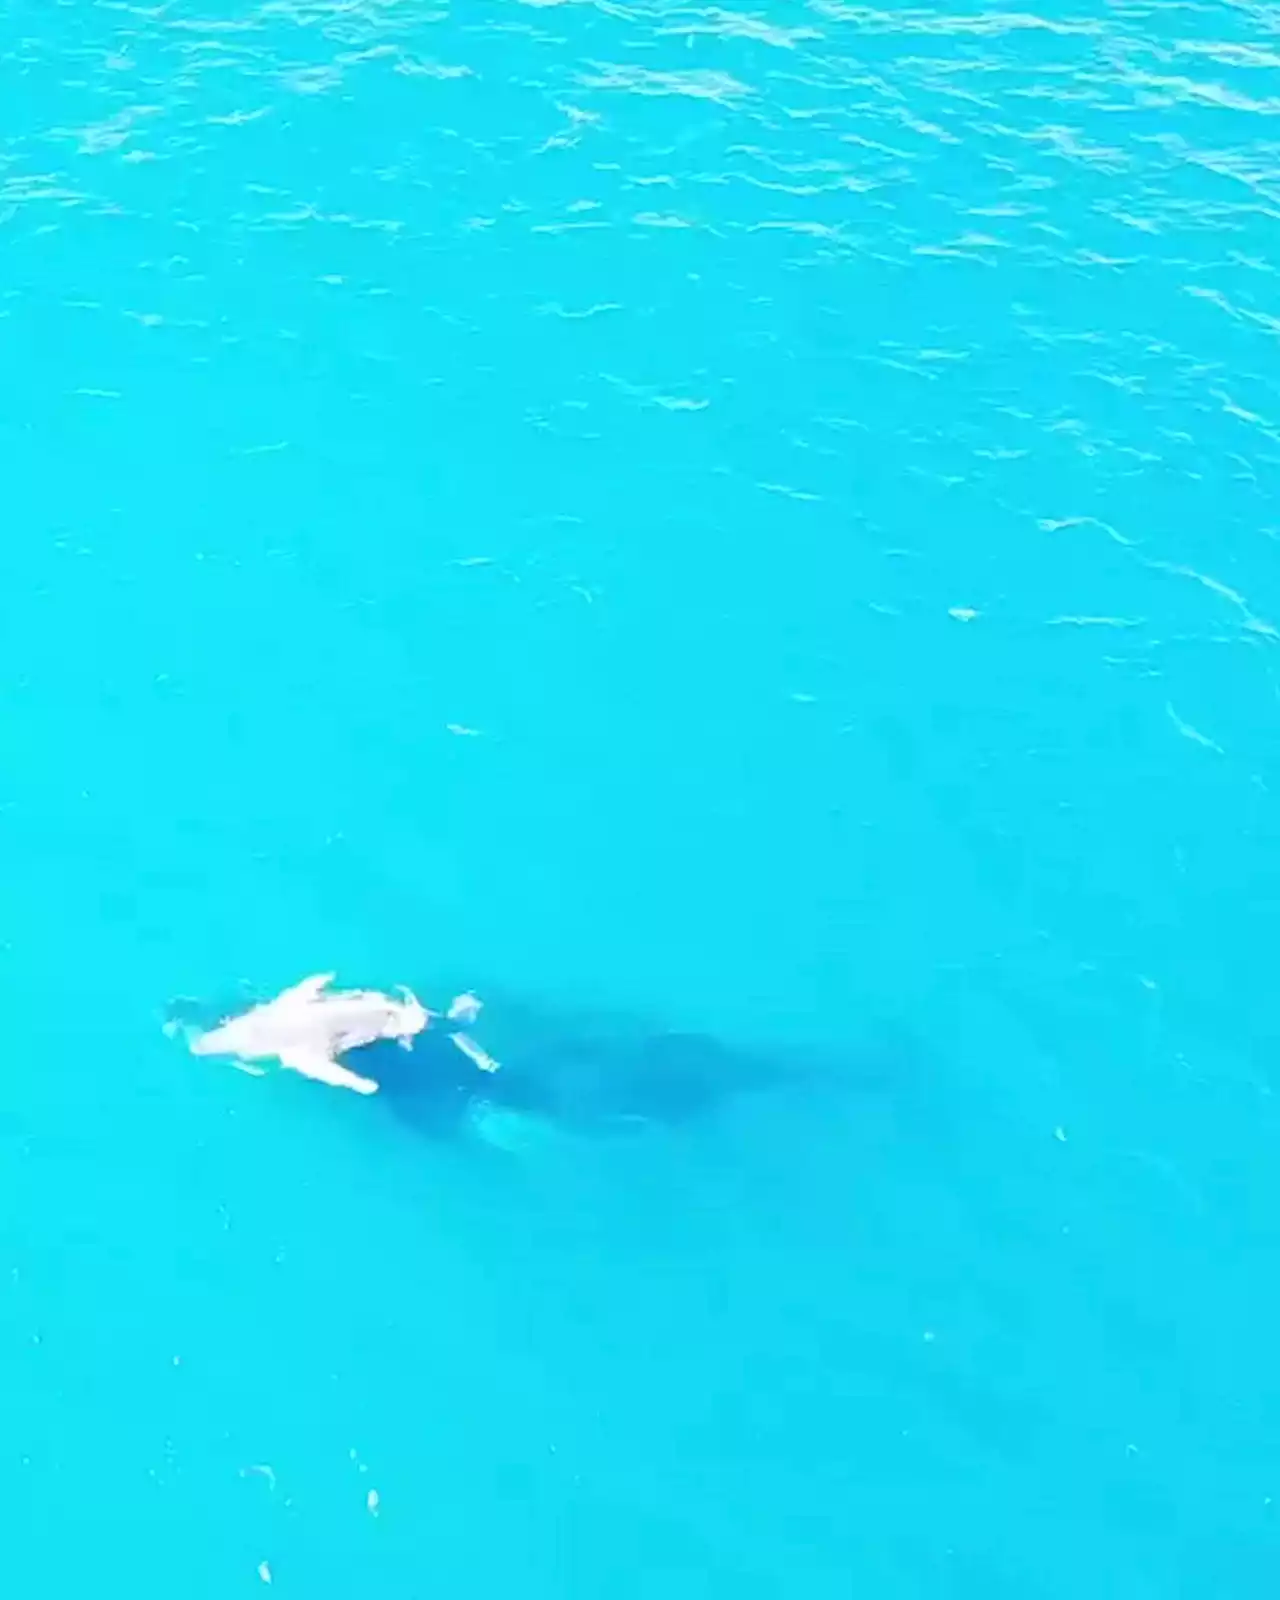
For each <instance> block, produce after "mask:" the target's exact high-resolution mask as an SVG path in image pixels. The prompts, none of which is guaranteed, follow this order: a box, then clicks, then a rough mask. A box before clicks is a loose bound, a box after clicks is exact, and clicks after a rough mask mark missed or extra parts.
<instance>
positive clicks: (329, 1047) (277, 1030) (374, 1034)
mask: <svg viewBox="0 0 1280 1600" xmlns="http://www.w3.org/2000/svg"><path fill="white" fill-rule="evenodd" d="M333 979H334V974H333V973H332V972H321V973H316V974H315V975H314V976H313V977H310V978H304V979H303V980H302V982H301V983H297V984H294V985H293V987H292V988H289V989H285V990H284V991H283V992H282V993H281V994H278V995H277V996H276V997H275V999H274V1000H265V1001H263V1002H262V1003H261V1004H260V1005H256V1006H253V1007H251V1008H250V1009H249V1010H248V1011H245V1012H243V1013H241V1015H239V1016H236V1017H230V1018H228V1019H227V1020H226V1021H224V1022H222V1023H221V1024H220V1025H219V1026H218V1027H216V1028H211V1029H210V1030H209V1031H208V1032H207V1033H197V1034H196V1035H195V1036H194V1037H193V1038H192V1039H191V1041H190V1043H191V1050H192V1053H193V1054H195V1055H198V1056H233V1057H235V1059H236V1060H237V1062H240V1063H247V1062H254V1061H273V1060H274V1061H278V1062H279V1063H280V1065H281V1066H282V1067H287V1068H289V1069H290V1071H292V1072H300V1073H301V1074H302V1075H303V1077H304V1078H314V1079H315V1080H316V1081H317V1082H318V1083H328V1084H331V1085H332V1086H333V1087H334V1088H337V1089H353V1090H354V1091H355V1092H356V1093H357V1094H375V1093H376V1092H377V1089H378V1083H377V1081H376V1079H373V1078H366V1077H362V1076H361V1075H360V1073H358V1072H352V1071H351V1069H350V1068H349V1067H345V1066H343V1064H342V1062H341V1061H340V1060H339V1059H338V1058H339V1056H341V1055H342V1053H343V1052H344V1051H347V1050H356V1049H358V1048H359V1047H360V1046H361V1045H366V1044H373V1043H374V1042H375V1041H376V1040H378V1039H394V1040H396V1042H397V1043H399V1044H400V1045H402V1046H403V1047H404V1048H405V1049H406V1050H407V1049H409V1048H410V1041H411V1040H412V1038H413V1037H414V1035H415V1034H418V1033H421V1032H422V1030H423V1029H424V1028H426V1027H427V1026H428V1025H429V1024H430V1020H431V1017H432V1015H433V1013H431V1012H429V1011H428V1010H427V1008H426V1007H425V1006H424V1005H423V1004H422V1003H421V1002H420V1001H419V1000H418V999H417V997H416V996H415V995H413V994H412V993H411V992H410V991H409V990H408V989H402V990H401V994H402V996H403V998H402V999H396V998H394V997H393V996H392V995H388V994H382V993H381V992H380V991H379V990H377V989H330V987H329V985H330V984H331V983H332V982H333ZM479 1011H480V1002H479V1001H478V1000H477V999H476V998H475V996H474V995H470V994H464V995H459V996H458V997H457V999H456V1000H454V1002H453V1004H452V1005H451V1006H450V1007H449V1009H448V1011H447V1012H446V1013H445V1017H446V1019H447V1020H448V1021H450V1022H452V1023H454V1024H457V1025H460V1026H465V1025H466V1024H468V1023H470V1022H473V1021H474V1020H475V1018H476V1016H477V1015H478V1014H479ZM450 1038H451V1039H452V1040H453V1042H454V1044H456V1045H457V1047H458V1048H459V1049H460V1050H461V1051H462V1053H463V1054H464V1055H466V1056H467V1057H468V1058H469V1059H470V1060H471V1061H473V1062H474V1063H475V1064H476V1066H477V1067H480V1068H481V1069H482V1070H483V1071H486V1072H492V1071H494V1070H495V1069H496V1067H497V1065H498V1064H497V1062H496V1061H494V1060H493V1058H492V1057H491V1056H488V1055H486V1054H485V1052H484V1051H483V1050H482V1049H481V1048H480V1046H479V1045H478V1044H476V1043H475V1041H474V1040H473V1039H471V1038H470V1037H469V1036H468V1035H466V1034H464V1033H460V1032H451V1033H450ZM250 1070H252V1069H250Z"/></svg>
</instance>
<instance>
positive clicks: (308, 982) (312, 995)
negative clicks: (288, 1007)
mask: <svg viewBox="0 0 1280 1600" xmlns="http://www.w3.org/2000/svg"><path fill="white" fill-rule="evenodd" d="M335 977H337V973H335V972H317V973H315V974H313V976H311V977H310V978H304V979H303V980H302V982H301V983H295V984H294V985H293V986H292V988H289V989H282V990H281V991H280V993H279V994H278V995H277V996H276V1004H277V1005H278V1004H279V1003H280V1001H281V1000H318V999H319V998H320V995H321V993H322V991H323V990H325V989H327V988H328V987H329V985H330V984H331V983H332V982H333V980H334V978H335Z"/></svg>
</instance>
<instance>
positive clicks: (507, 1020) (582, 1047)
mask: <svg viewBox="0 0 1280 1600" xmlns="http://www.w3.org/2000/svg"><path fill="white" fill-rule="evenodd" d="M449 1032H450V1030H449V1028H448V1027H447V1025H446V1026H443V1027H442V1026H438V1025H436V1024H434V1023H433V1025H432V1026H431V1027H430V1028H428V1029H427V1030H425V1031H424V1032H422V1033H420V1034H418V1035H416V1036H415V1037H414V1038H413V1039H412V1040H410V1041H409V1043H408V1047H407V1048H405V1047H403V1046H400V1045H397V1044H395V1043H392V1042H391V1041H387V1040H379V1041H378V1042H376V1043H374V1044H370V1045H366V1046H363V1047H361V1048H360V1049H358V1050H355V1051H353V1052H351V1055H350V1060H351V1063H352V1065H353V1067H355V1068H357V1070H359V1071H361V1072H366V1073H368V1074H369V1076H371V1077H373V1078H376V1079H377V1080H378V1083H379V1086H380V1087H379V1093H378V1095H377V1096H376V1097H375V1100H374V1102H373V1104H375V1105H376V1104H377V1103H378V1102H380V1103H381V1104H382V1106H383V1107H385V1108H386V1110H387V1111H388V1112H389V1113H390V1114H391V1115H393V1116H394V1117H395V1119H396V1120H397V1121H399V1122H401V1123H403V1124H405V1125H406V1126H408V1127H410V1128H412V1129H414V1130H416V1131H417V1132H419V1133H421V1134H423V1135H425V1136H427V1137H429V1138H433V1139H449V1140H452V1139H466V1138H469V1137H475V1136H476V1135H477V1134H478V1135H479V1136H480V1137H481V1138H483V1139H484V1140H486V1142H490V1143H495V1144H506V1143H508V1142H510V1143H512V1144H519V1143H523V1142H524V1136H525V1135H526V1134H527V1133H529V1132H531V1131H532V1130H534V1129H537V1128H539V1127H540V1128H542V1129H544V1130H547V1131H552V1132H562V1133H568V1134H573V1135H578V1136H586V1137H591V1138H604V1137H618V1136H622V1135H626V1134H636V1133H641V1132H643V1131H644V1130H645V1129H677V1128H682V1127H687V1126H690V1125H693V1124H698V1123H704V1122H707V1121H710V1120H712V1119H714V1118H715V1117H716V1116H717V1115H719V1114H722V1113H724V1112H726V1111H727V1110H728V1109H729V1108H730V1107H731V1106H732V1105H733V1104H734V1103H736V1102H739V1101H742V1100H744V1099H747V1098H749V1097H760V1096H765V1095H770V1094H777V1093H788V1092H791V1093H794V1092H804V1091H806V1090H812V1089H815V1088H821V1089H822V1090H823V1091H824V1092H832V1091H834V1090H835V1089H837V1088H838V1087H840V1086H843V1087H845V1088H859V1089H863V1090H865V1089H868V1088H871V1087H874V1086H875V1085H876V1084H877V1083H881V1082H883V1081H884V1078H885V1075H886V1074H887V1073H890V1074H891V1073H892V1071H893V1067H894V1064H893V1063H892V1062H888V1061H886V1060H884V1059H881V1052H879V1051H873V1052H871V1053H869V1054H863V1055H861V1056H860V1058H859V1059H857V1060H851V1059H841V1058H834V1059H833V1058H831V1057H828V1056H825V1055H821V1054H818V1053H815V1052H812V1051H805V1052H803V1053H801V1052H799V1051H794V1052H793V1051H788V1050H783V1049H781V1048H778V1047H773V1048H770V1047H762V1048H759V1049H755V1048H750V1047H739V1046H736V1045H729V1044H726V1043H724V1042H723V1041H721V1040H719V1039H717V1038H715V1037H713V1036H712V1035H710V1034H707V1033H702V1032H697V1031H687V1030H679V1029H667V1028H663V1027H660V1026H655V1025H653V1024H652V1023H649V1022H646V1021H644V1020H641V1019H636V1018H633V1017H622V1016H616V1015H610V1014H605V1013H596V1014H584V1013H569V1012H563V1011H559V1010H556V1009H554V1008H552V1007H546V1006H540V1005H535V1004H531V1003H529V1002H527V1001H523V1000H516V999H514V998H511V997H509V996H497V997H493V996H489V997H487V998H486V1001H485V1007H484V1012H483V1015H482V1017H481V1019H480V1021H479V1022H478V1023H477V1026H476V1032H477V1034H478V1035H479V1036H480V1037H481V1039H482V1040H483V1043H484V1047H485V1049H486V1050H488V1051H490V1052H491V1053H492V1055H493V1056H494V1057H496V1059H497V1060H498V1062H500V1064H501V1065H500V1067H499V1069H498V1071H496V1072H479V1071H477V1069H476V1067H475V1065H474V1064H473V1063H472V1062H471V1061H470V1060H468V1058H467V1057H466V1056H465V1055H464V1054H463V1053H462V1052H461V1051H460V1050H458V1049H457V1048H455V1046H454V1044H453V1042H452V1041H451V1039H450V1037H449Z"/></svg>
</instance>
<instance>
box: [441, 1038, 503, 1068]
mask: <svg viewBox="0 0 1280 1600" xmlns="http://www.w3.org/2000/svg"><path fill="white" fill-rule="evenodd" d="M449 1037H450V1039H452V1040H453V1042H454V1044H456V1045H457V1047H458V1049H459V1050H461V1051H462V1053H463V1055H464V1056H466V1057H467V1058H468V1059H469V1060H470V1061H473V1062H474V1063H475V1064H476V1066H477V1067H479V1068H480V1070H481V1072H496V1071H497V1070H498V1063H497V1062H496V1061H495V1060H494V1059H493V1057H492V1056H491V1055H490V1054H489V1052H488V1051H487V1050H482V1049H481V1048H480V1046H479V1045H478V1044H477V1043H476V1042H475V1040H474V1039H473V1038H471V1036H470V1035H469V1034H466V1033H451V1034H450V1035H449Z"/></svg>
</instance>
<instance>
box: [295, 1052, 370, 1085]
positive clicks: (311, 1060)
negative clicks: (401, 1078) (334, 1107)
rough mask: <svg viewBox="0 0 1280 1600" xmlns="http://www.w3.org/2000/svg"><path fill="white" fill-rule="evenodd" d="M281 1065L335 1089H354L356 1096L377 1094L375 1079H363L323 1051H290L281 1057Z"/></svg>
mask: <svg viewBox="0 0 1280 1600" xmlns="http://www.w3.org/2000/svg"><path fill="white" fill-rule="evenodd" d="M280 1065H281V1066H282V1067H288V1068H290V1070H291V1071H293V1072H300V1073H301V1074H302V1076H303V1077H304V1078H313V1079H314V1080H315V1081H316V1082H317V1083H327V1084H329V1085H331V1086H332V1087H333V1088H335V1089H352V1090H354V1091H355V1093H356V1094H376V1093H377V1092H378V1085H377V1083H376V1082H375V1080H374V1079H373V1078H362V1077H361V1076H360V1074H359V1073H358V1072H352V1071H351V1070H350V1069H349V1068H347V1067H344V1066H343V1065H342V1063H341V1062H340V1061H335V1060H334V1059H333V1058H332V1057H331V1056H327V1055H325V1053H324V1051H323V1050H289V1051H287V1052H285V1053H284V1054H282V1055H281V1057H280Z"/></svg>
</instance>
